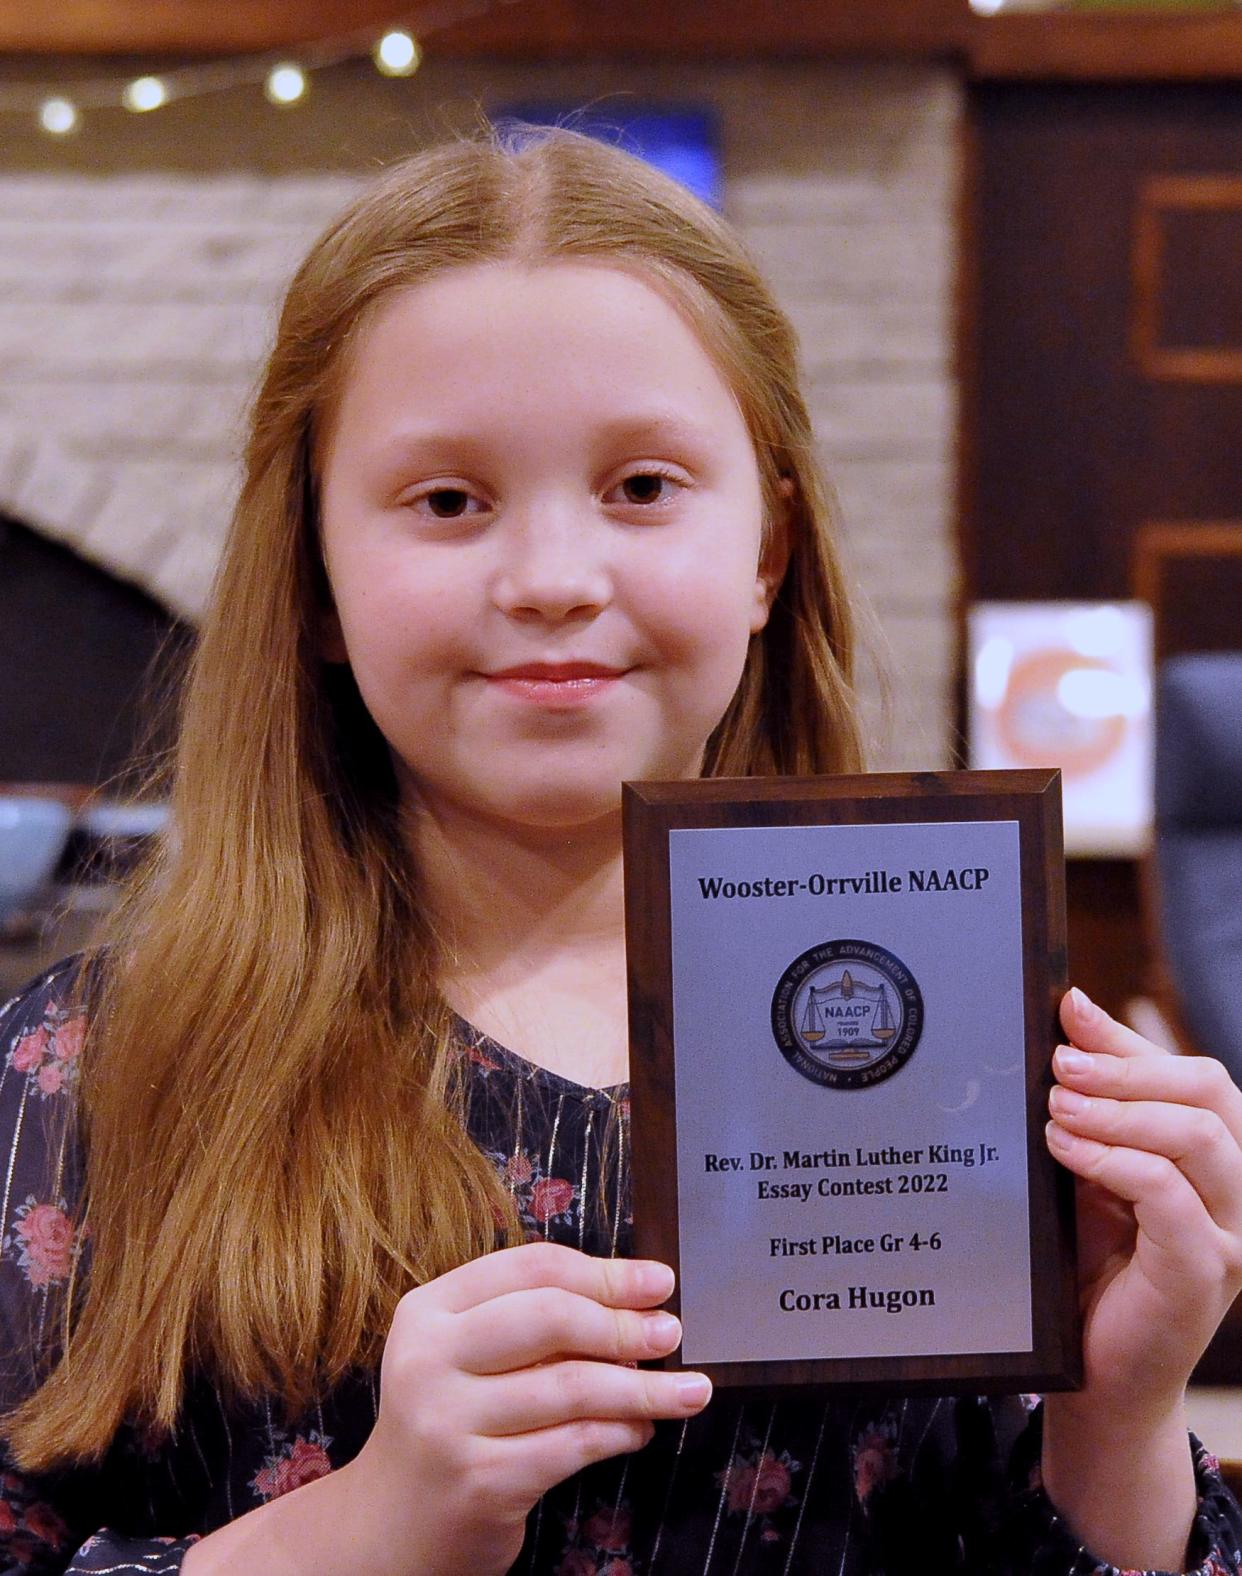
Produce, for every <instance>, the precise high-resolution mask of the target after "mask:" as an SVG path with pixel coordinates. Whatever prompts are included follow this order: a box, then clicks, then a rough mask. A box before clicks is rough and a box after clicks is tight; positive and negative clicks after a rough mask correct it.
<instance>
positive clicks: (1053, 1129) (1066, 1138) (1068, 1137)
mask: <svg viewBox="0 0 1242 1576" xmlns="http://www.w3.org/2000/svg"><path fill="white" fill-rule="evenodd" d="M1044 1133H1045V1135H1046V1137H1047V1139H1048V1142H1049V1143H1050V1144H1051V1145H1052V1146H1053V1147H1054V1148H1055V1149H1070V1148H1072V1147H1073V1144H1074V1135H1073V1133H1067V1132H1066V1131H1065V1129H1064V1128H1063V1127H1059V1126H1058V1125H1057V1124H1056V1122H1049V1123H1048V1125H1047V1126H1046V1127H1045V1128H1044Z"/></svg>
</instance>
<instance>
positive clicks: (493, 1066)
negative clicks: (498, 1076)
mask: <svg viewBox="0 0 1242 1576" xmlns="http://www.w3.org/2000/svg"><path fill="white" fill-rule="evenodd" d="M466 1055H467V1056H468V1057H469V1058H470V1060H471V1061H472V1062H473V1063H474V1064H475V1066H476V1067H482V1068H483V1070H484V1071H485V1072H489V1073H494V1072H498V1071H499V1070H500V1063H499V1062H497V1061H493V1059H492V1058H491V1057H490V1056H488V1055H486V1054H485V1053H484V1052H483V1051H482V1050H481V1049H480V1048H479V1047H478V1046H477V1045H473V1044H471V1045H467V1046H466Z"/></svg>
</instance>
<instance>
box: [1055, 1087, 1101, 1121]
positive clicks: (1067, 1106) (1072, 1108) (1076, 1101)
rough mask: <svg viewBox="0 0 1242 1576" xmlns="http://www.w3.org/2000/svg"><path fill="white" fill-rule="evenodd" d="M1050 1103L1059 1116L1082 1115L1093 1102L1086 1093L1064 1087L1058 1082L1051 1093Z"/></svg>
mask: <svg viewBox="0 0 1242 1576" xmlns="http://www.w3.org/2000/svg"><path fill="white" fill-rule="evenodd" d="M1048 1103H1049V1105H1050V1106H1051V1107H1052V1109H1053V1110H1054V1111H1055V1112H1056V1113H1057V1114H1058V1115H1059V1116H1081V1115H1082V1113H1083V1112H1084V1111H1085V1110H1086V1109H1087V1107H1088V1105H1090V1103H1091V1102H1090V1101H1089V1100H1088V1099H1087V1097H1086V1095H1082V1094H1075V1093H1074V1091H1073V1090H1072V1089H1063V1088H1062V1087H1061V1085H1060V1084H1058V1085H1057V1086H1056V1088H1055V1089H1054V1090H1053V1091H1052V1093H1051V1094H1050V1095H1049V1097H1048Z"/></svg>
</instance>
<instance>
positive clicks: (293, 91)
mask: <svg viewBox="0 0 1242 1576" xmlns="http://www.w3.org/2000/svg"><path fill="white" fill-rule="evenodd" d="M520 3H521V0H441V3H440V4H438V5H432V6H429V7H428V8H427V10H425V11H424V12H423V14H422V20H421V27H420V31H421V33H422V35H423V37H424V38H426V37H427V36H430V35H431V34H433V33H438V32H440V31H441V29H443V28H447V27H453V26H456V25H458V24H460V23H462V22H465V21H469V20H472V19H474V18H478V17H483V16H490V15H491V14H493V13H494V12H496V11H500V10H509V9H511V8H512V7H513V6H514V5H516V4H520ZM299 54H300V56H301V59H300V61H299V62H297V63H294V62H293V61H290V60H288V59H286V58H282V57H280V56H277V55H275V54H266V55H241V56H236V57H234V58H232V59H225V60H214V61H204V62H202V63H201V64H197V65H192V66H182V67H179V68H177V69H175V70H171V71H165V72H164V73H163V74H162V75H160V76H158V77H157V76H142V77H136V78H134V79H133V80H126V79H125V78H119V77H94V78H89V79H86V80H82V81H75V82H74V84H73V86H72V90H71V91H72V97H70V95H69V94H67V93H65V92H64V91H63V90H62V89H61V88H60V87H59V85H58V84H54V83H47V82H45V83H21V82H13V81H11V80H10V81H8V82H3V81H0V116H3V115H6V114H17V115H33V117H34V118H35V122H36V124H37V125H38V126H39V128H40V129H41V130H42V131H43V132H45V133H46V134H47V135H48V136H51V137H63V136H66V135H67V134H68V133H69V132H72V131H75V130H77V129H78V127H79V126H80V125H81V124H82V121H83V112H84V111H85V112H94V111H95V110H116V109H117V108H118V107H120V106H122V105H123V106H124V107H125V108H126V109H127V110H131V111H133V112H134V113H135V114H149V113H151V111H153V110H158V109H162V108H164V106H165V105H167V104H169V103H171V102H172V101H173V100H174V99H177V100H181V99H193V98H202V97H204V96H205V95H206V94H208V93H219V92H224V91H227V90H229V89H233V88H239V87H252V86H253V87H261V88H262V89H263V91H264V93H265V94H266V95H267V97H268V99H269V100H270V101H271V102H272V103H273V104H277V105H280V106H285V107H287V106H289V105H292V104H297V103H299V102H300V101H301V100H302V99H303V98H305V96H306V94H307V91H308V90H309V87H310V73H311V72H313V71H321V70H323V69H325V68H326V67H330V66H338V65H342V64H344V63H345V62H347V61H352V60H359V59H366V58H367V56H370V58H371V60H372V62H373V64H374V66H375V69H376V70H377V71H379V72H381V73H382V74H383V75H384V76H386V77H409V76H412V75H413V74H414V72H415V71H417V70H418V68H419V65H420V64H421V62H422V58H423V52H422V49H421V47H420V45H419V42H418V40H417V39H416V38H415V37H414V34H413V33H412V32H411V31H409V30H408V28H406V27H402V26H394V27H390V28H389V29H388V30H387V31H386V32H385V33H384V34H383V35H382V36H381V37H379V38H378V39H377V38H376V36H375V33H374V32H373V31H372V30H370V29H368V30H367V31H365V32H362V31H357V32H353V33H350V34H347V35H345V36H343V37H337V38H330V39H321V40H319V41H318V42H314V43H310V44H306V45H304V46H302V47H301V49H300V50H299Z"/></svg>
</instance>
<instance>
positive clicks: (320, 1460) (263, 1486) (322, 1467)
mask: <svg viewBox="0 0 1242 1576" xmlns="http://www.w3.org/2000/svg"><path fill="white" fill-rule="evenodd" d="M328 1443H329V1441H327V1440H325V1439H323V1438H322V1437H321V1436H320V1435H315V1434H313V1435H311V1437H310V1438H309V1439H306V1438H303V1437H302V1436H301V1435H300V1434H299V1435H298V1437H297V1438H296V1439H295V1440H294V1441H293V1443H292V1444H291V1445H286V1446H285V1448H284V1450H283V1451H281V1453H280V1454H279V1455H277V1456H271V1457H269V1458H268V1463H267V1465H266V1466H265V1467H264V1468H263V1469H262V1470H261V1471H260V1472H257V1473H256V1474H255V1476H254V1479H253V1481H252V1482H251V1485H250V1486H251V1487H252V1488H253V1489H254V1491H255V1493H256V1494H258V1495H259V1497H260V1498H261V1499H264V1500H273V1499H279V1498H280V1496H281V1495H282V1494H289V1493H291V1492H292V1491H293V1490H294V1489H295V1488H301V1487H302V1485H303V1483H313V1482H314V1481H315V1479H316V1478H321V1477H327V1475H328V1473H329V1472H331V1470H332V1463H331V1461H330V1460H329V1459H328V1452H327V1450H326V1448H325V1446H326V1445H327V1444H328Z"/></svg>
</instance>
